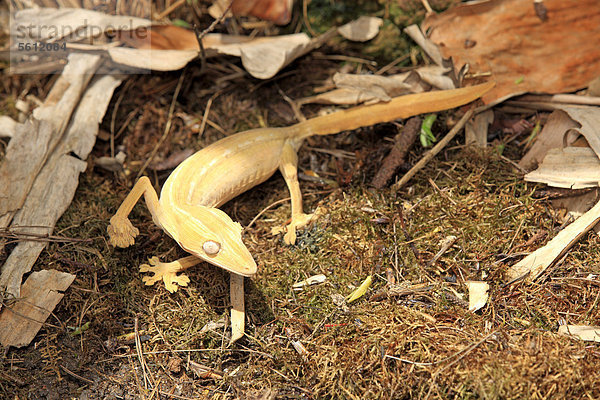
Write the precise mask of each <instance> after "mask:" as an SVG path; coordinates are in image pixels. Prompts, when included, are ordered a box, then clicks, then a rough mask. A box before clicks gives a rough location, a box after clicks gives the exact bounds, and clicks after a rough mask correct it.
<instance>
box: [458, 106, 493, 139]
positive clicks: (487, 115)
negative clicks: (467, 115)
mask: <svg viewBox="0 0 600 400" xmlns="http://www.w3.org/2000/svg"><path fill="white" fill-rule="evenodd" d="M493 122H494V111H492V110H487V111H484V112H482V113H479V114H477V115H476V116H475V118H473V120H472V121H469V122H467V124H466V125H465V143H466V144H475V145H476V146H477V147H485V146H487V135H488V129H489V127H490V125H491V124H492V123H493Z"/></svg>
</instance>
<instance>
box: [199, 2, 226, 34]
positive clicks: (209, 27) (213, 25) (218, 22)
mask: <svg viewBox="0 0 600 400" xmlns="http://www.w3.org/2000/svg"><path fill="white" fill-rule="evenodd" d="M232 4H233V0H231V1H230V2H229V5H228V6H227V8H225V9H224V10H223V14H221V16H220V17H219V18H217V19H215V20H214V21H213V22H212V23H211V24H210V25H209V26H208V28H206V29H205V30H203V31H202V32H201V33H200V35H198V41H201V40H202V39H203V38H204V36H206V34H207V33H210V32H212V31H213V29H215V26H217V25H218V24H220V23H221V22H222V21H223V20H224V19H225V16H227V13H228V12H229V10H230V9H231V5H232Z"/></svg>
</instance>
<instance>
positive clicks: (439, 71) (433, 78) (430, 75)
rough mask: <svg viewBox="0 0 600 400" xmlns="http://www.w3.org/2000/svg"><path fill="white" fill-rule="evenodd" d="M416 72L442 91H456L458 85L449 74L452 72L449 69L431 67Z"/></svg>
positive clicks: (421, 68)
mask: <svg viewBox="0 0 600 400" xmlns="http://www.w3.org/2000/svg"><path fill="white" fill-rule="evenodd" d="M415 72H416V73H417V74H418V75H419V76H420V77H421V79H422V80H423V81H424V82H426V83H428V84H430V85H431V86H433V87H436V88H438V89H441V90H450V89H456V85H455V84H454V81H453V80H452V78H450V76H448V74H449V73H451V72H452V71H451V70H450V68H447V67H440V66H438V65H429V66H425V67H420V68H417V69H415Z"/></svg>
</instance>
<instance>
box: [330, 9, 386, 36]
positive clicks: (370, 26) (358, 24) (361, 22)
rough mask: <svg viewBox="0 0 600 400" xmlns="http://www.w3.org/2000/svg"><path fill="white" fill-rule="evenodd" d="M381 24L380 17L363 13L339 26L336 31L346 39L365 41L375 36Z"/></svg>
mask: <svg viewBox="0 0 600 400" xmlns="http://www.w3.org/2000/svg"><path fill="white" fill-rule="evenodd" d="M381 25H383V20H382V19H381V18H377V17H367V16H364V15H363V16H362V17H360V18H358V19H356V20H354V21H351V22H348V23H347V24H345V25H342V26H340V27H339V28H338V32H339V34H340V35H342V36H343V37H344V38H346V39H348V40H352V41H354V42H366V41H367V40H371V39H373V38H374V37H375V36H377V34H378V33H379V28H380V27H381Z"/></svg>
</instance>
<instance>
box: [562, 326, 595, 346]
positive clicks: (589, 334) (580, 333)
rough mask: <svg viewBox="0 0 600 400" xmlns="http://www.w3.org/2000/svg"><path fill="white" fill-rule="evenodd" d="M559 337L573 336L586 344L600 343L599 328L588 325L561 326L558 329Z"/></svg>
mask: <svg viewBox="0 0 600 400" xmlns="http://www.w3.org/2000/svg"><path fill="white" fill-rule="evenodd" d="M558 333H559V334H560V335H568V336H575V337H578V338H579V339H581V340H585V341H587V342H599V343H600V326H588V325H561V326H559V327H558Z"/></svg>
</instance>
